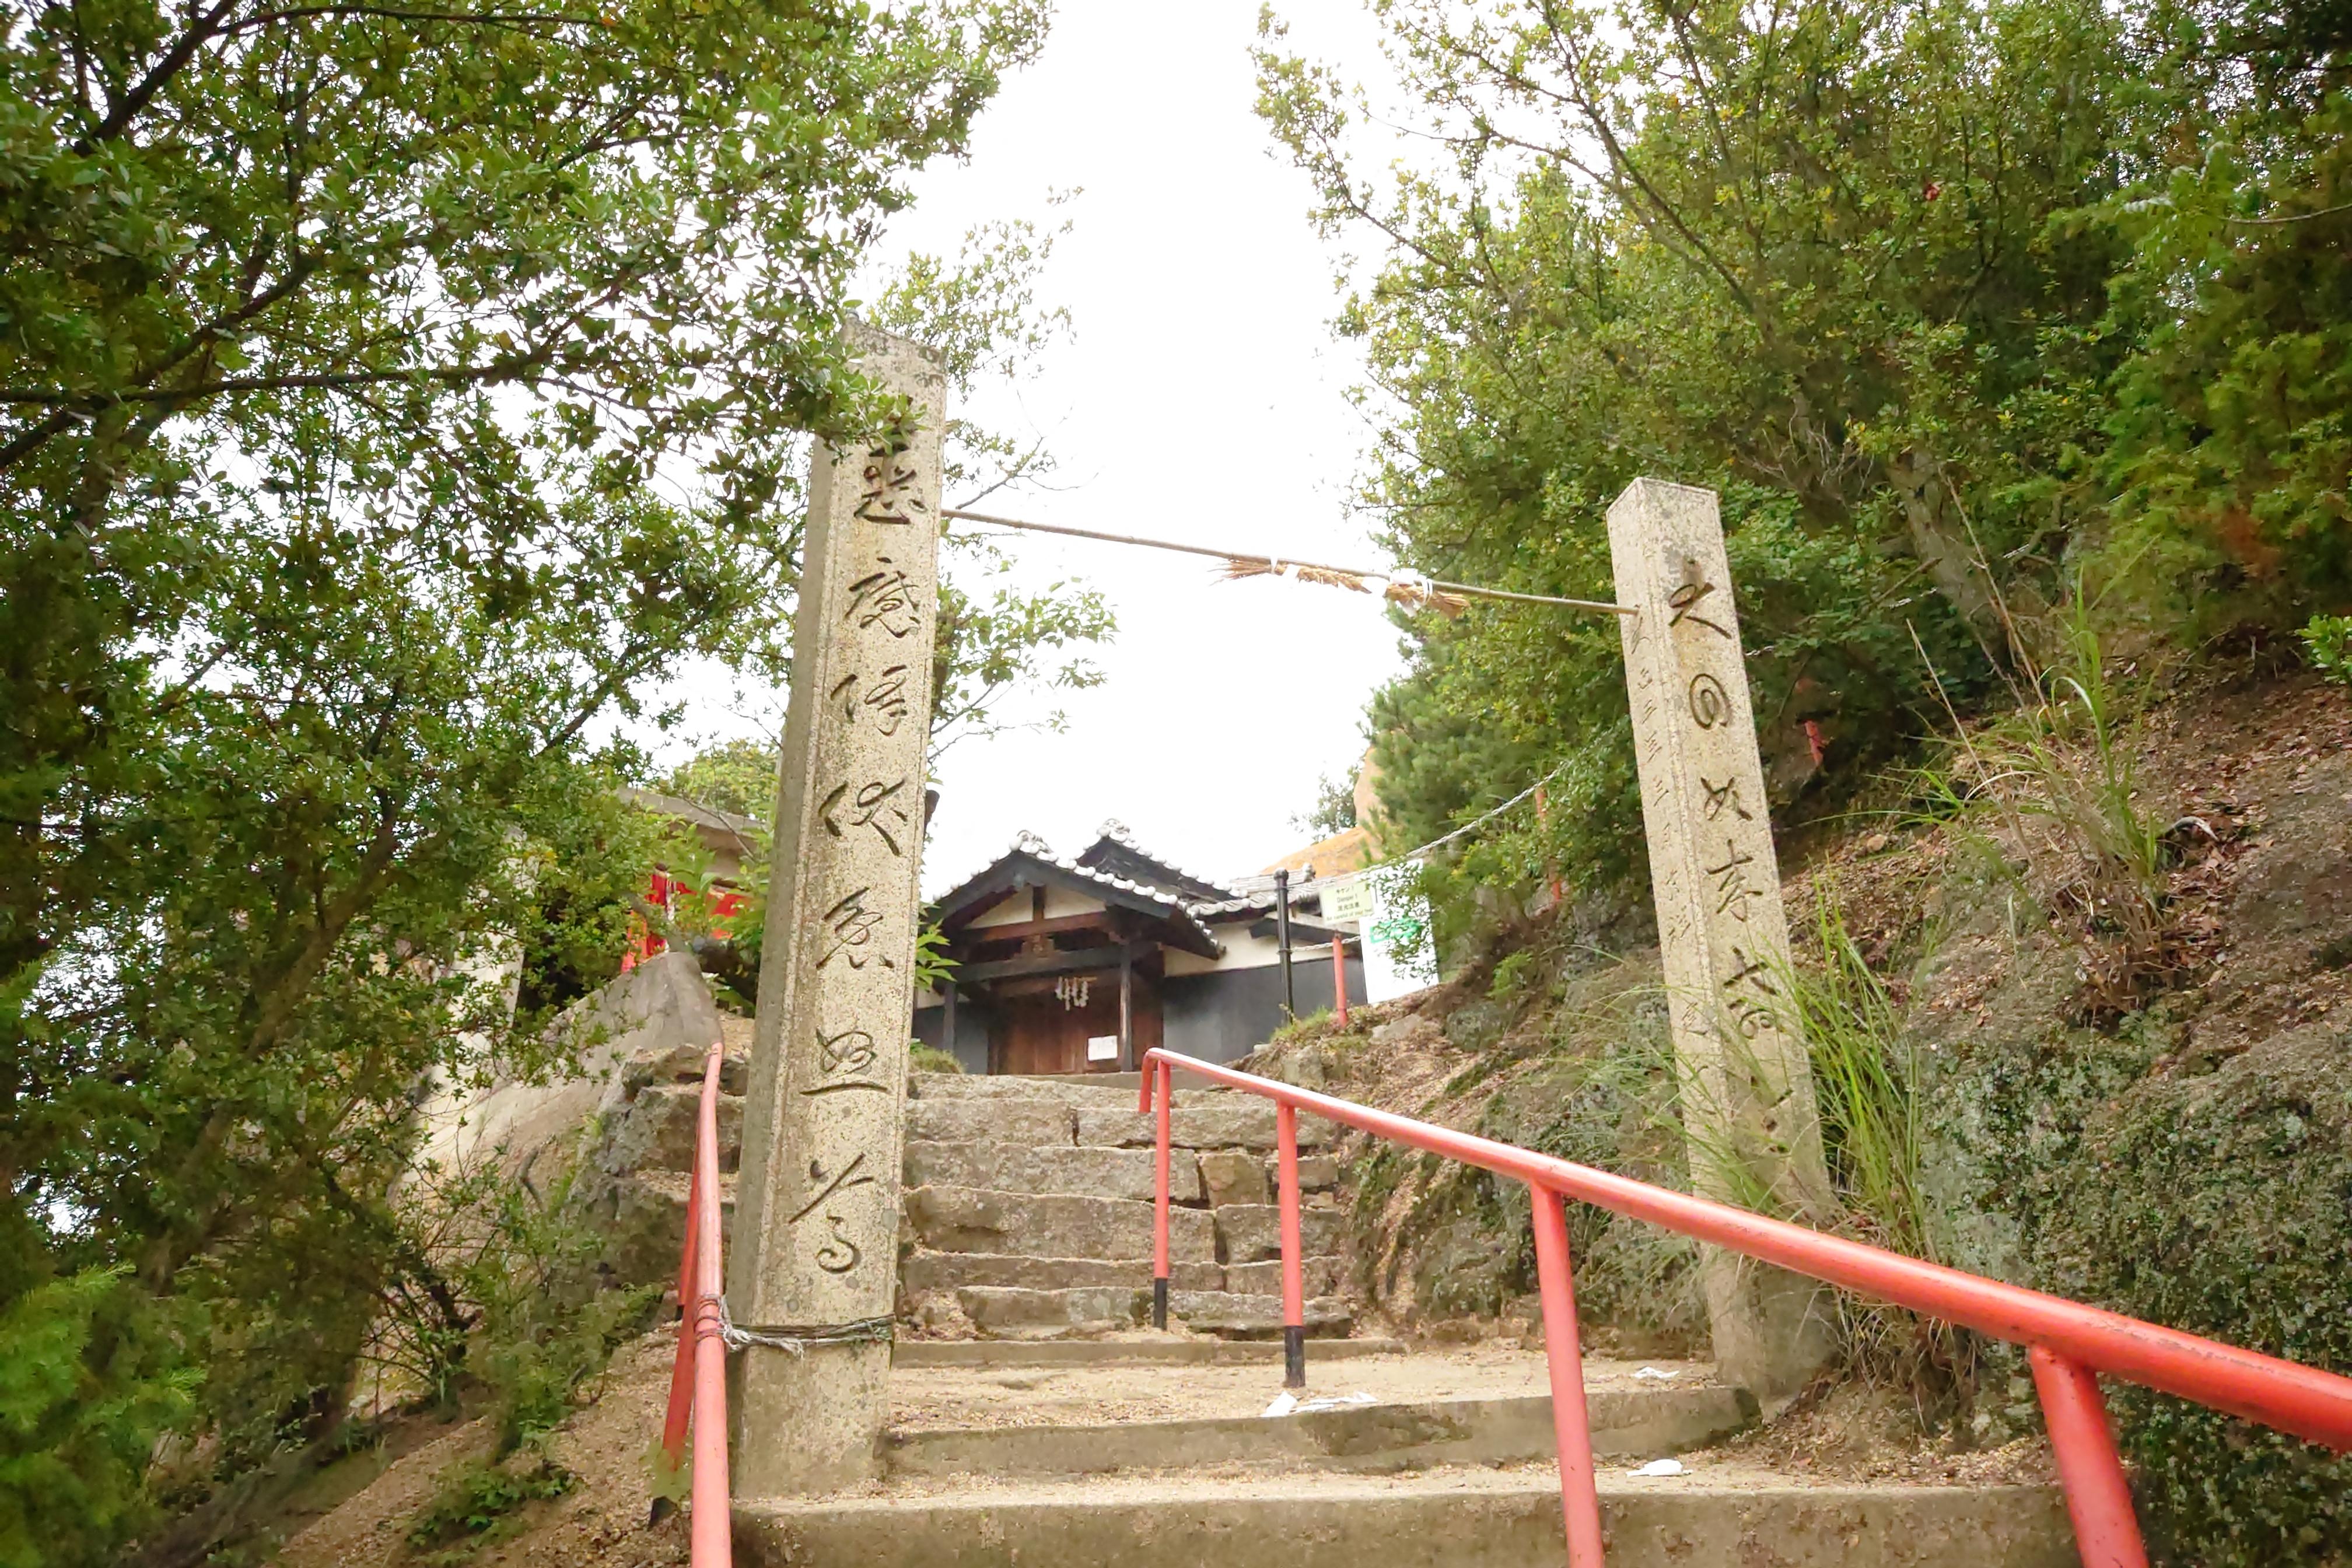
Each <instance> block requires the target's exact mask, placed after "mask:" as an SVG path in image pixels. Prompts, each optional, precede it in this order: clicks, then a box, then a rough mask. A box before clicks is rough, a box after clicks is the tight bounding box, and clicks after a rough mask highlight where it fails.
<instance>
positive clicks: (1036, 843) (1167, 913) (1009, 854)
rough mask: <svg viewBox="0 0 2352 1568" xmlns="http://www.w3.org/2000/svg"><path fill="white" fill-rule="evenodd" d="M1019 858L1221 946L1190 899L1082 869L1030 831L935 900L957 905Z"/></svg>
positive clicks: (1213, 944)
mask: <svg viewBox="0 0 2352 1568" xmlns="http://www.w3.org/2000/svg"><path fill="white" fill-rule="evenodd" d="M1015 855H1019V856H1024V857H1026V858H1029V859H1031V860H1034V861H1037V862H1039V863H1041V864H1043V865H1047V866H1051V867H1053V868H1055V870H1057V871H1060V872H1063V873H1065V874H1066V875H1067V876H1068V877H1069V878H1070V879H1071V880H1073V881H1075V882H1077V883H1080V884H1082V885H1091V886H1094V887H1097V888H1101V889H1105V890H1107V891H1110V892H1117V893H1123V894H1125V895H1127V897H1128V898H1129V899H1131V900H1142V901H1144V902H1147V903H1149V904H1150V905H1151V906H1153V909H1154V911H1155V912H1156V913H1159V914H1160V918H1161V919H1163V920H1167V921H1171V922H1172V923H1174V924H1177V925H1180V926H1183V927H1185V928H1187V929H1189V930H1190V931H1192V934H1193V935H1195V936H1197V937H1199V938H1200V940H1201V941H1202V943H1204V944H1206V945H1207V946H1209V947H1211V948H1214V947H1215V946H1216V945H1217V939H1216V938H1214V937H1213V936H1211V935H1210V934H1209V931H1208V928H1207V927H1206V926H1204V925H1202V923H1201V920H1200V918H1199V917H1198V916H1197V915H1195V914H1194V913H1193V912H1192V905H1191V904H1190V903H1188V902H1187V901H1186V900H1182V899H1180V898H1177V897H1175V896H1173V895H1172V894H1171V893H1170V892H1169V891H1168V890H1167V889H1164V888H1155V887H1152V886H1150V884H1148V883H1143V882H1138V881H1133V880H1130V879H1128V878H1126V877H1119V876H1114V875H1112V874H1111V873H1110V872H1108V871H1101V870H1097V869H1096V868H1094V867H1091V866H1081V865H1079V864H1078V863H1077V862H1076V861H1075V860H1071V859H1067V858H1064V857H1062V856H1060V855H1056V854H1055V853H1054V847H1053V846H1052V845H1050V844H1048V843H1046V842H1045V840H1044V839H1042V838H1040V837H1037V836H1036V835H1035V834H1034V833H1032V832H1030V831H1029V830H1028V829H1026V828H1024V829H1022V830H1021V831H1020V832H1019V833H1016V834H1014V835H1013V843H1012V846H1011V847H1009V848H1008V849H1007V850H1006V851H1005V853H1004V854H1003V855H1000V856H998V857H997V858H995V859H993V860H992V861H990V862H989V863H988V864H987V865H985V866H983V867H982V868H980V869H979V870H977V871H975V872H973V873H972V874H971V876H969V877H966V878H965V879H963V880H962V881H961V882H959V883H957V884H956V885H955V886H954V887H953V888H951V889H949V890H948V891H947V892H945V893H942V894H941V895H940V897H939V898H937V899H935V900H931V901H932V902H933V903H934V904H936V905H940V906H952V905H954V904H956V903H957V902H959V901H960V900H962V899H964V898H965V897H967V896H969V895H970V894H971V893H972V892H975V891H977V890H978V889H981V888H982V887H983V886H985V885H986V883H987V881H988V879H989V876H990V873H992V872H993V871H994V870H995V869H996V868H998V867H1000V866H1002V865H1003V864H1004V862H1005V861H1006V860H1008V859H1010V858H1013V856H1015Z"/></svg>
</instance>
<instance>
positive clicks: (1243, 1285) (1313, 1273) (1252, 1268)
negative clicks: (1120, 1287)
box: [1171, 1256, 1347, 1296]
mask: <svg viewBox="0 0 2352 1568" xmlns="http://www.w3.org/2000/svg"><path fill="white" fill-rule="evenodd" d="M1224 1268H1225V1289H1228V1290H1231V1291H1232V1292H1233V1293H1234V1295H1236V1296H1279V1295H1281V1294H1282V1259H1280V1258H1275V1259H1274V1260H1273V1261H1272V1262H1267V1263H1228V1264H1226V1265H1225V1266H1224ZM1346 1268H1347V1266H1346V1263H1345V1262H1344V1260H1342V1259H1340V1258H1317V1257H1311V1256H1310V1257H1308V1258H1306V1259H1304V1260H1303V1261H1302V1262H1301V1263H1300V1264H1299V1274H1300V1283H1301V1285H1302V1286H1303V1287H1304V1289H1306V1291H1307V1294H1308V1295H1309V1296H1336V1295H1338V1294H1339V1289H1340V1281H1341V1278H1342V1276H1343V1275H1344V1274H1345V1273H1346ZM1171 1288H1172V1286H1171Z"/></svg>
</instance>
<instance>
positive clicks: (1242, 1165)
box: [1200, 1149, 1273, 1208]
mask: <svg viewBox="0 0 2352 1568" xmlns="http://www.w3.org/2000/svg"><path fill="white" fill-rule="evenodd" d="M1200 1162H1201V1184H1202V1186H1203V1187H1204V1188H1205V1189H1207V1192H1208V1194H1209V1202H1210V1204H1211V1205H1212V1206H1213V1207H1216V1208H1223V1207H1224V1206H1226V1205H1228V1204H1263V1203H1266V1202H1269V1201H1271V1199H1272V1195H1273V1193H1272V1188H1271V1187H1269V1186H1268V1184H1267V1183H1266V1179H1265V1157H1264V1156H1263V1155H1258V1154H1252V1153H1249V1152H1246V1151H1244V1150H1241V1149H1220V1150H1216V1151H1214V1152H1211V1153H1207V1154H1202V1155H1201V1156H1200Z"/></svg>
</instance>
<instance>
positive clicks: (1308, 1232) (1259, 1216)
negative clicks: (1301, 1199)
mask: <svg viewBox="0 0 2352 1568" xmlns="http://www.w3.org/2000/svg"><path fill="white" fill-rule="evenodd" d="M1215 1212H1216V1222H1217V1256H1218V1257H1220V1258H1223V1260H1224V1261H1225V1263H1226V1264H1227V1265H1228V1266H1230V1265H1232V1264H1235V1263H1256V1262H1260V1261H1262V1260H1264V1259H1265V1258H1276V1259H1279V1258H1281V1257H1282V1211H1281V1210H1280V1209H1279V1208H1277V1207H1276V1206H1275V1205H1272V1204H1236V1205H1234V1206H1233V1207H1231V1208H1222V1209H1218V1210H1217V1211H1215ZM1298 1239H1299V1245H1300V1246H1301V1247H1302V1248H1303V1249H1304V1251H1305V1254H1306V1256H1307V1257H1308V1258H1319V1257H1328V1256H1331V1255H1333V1254H1336V1253H1337V1252H1339V1248H1340V1246H1341V1240H1342V1226H1341V1225H1340V1223H1339V1210H1338V1209H1301V1210H1299V1211H1298Z"/></svg>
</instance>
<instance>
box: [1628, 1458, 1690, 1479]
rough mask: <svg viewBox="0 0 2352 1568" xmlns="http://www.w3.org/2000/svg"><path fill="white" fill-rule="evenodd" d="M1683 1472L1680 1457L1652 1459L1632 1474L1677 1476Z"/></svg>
mask: <svg viewBox="0 0 2352 1568" xmlns="http://www.w3.org/2000/svg"><path fill="white" fill-rule="evenodd" d="M1682 1473H1683V1462H1682V1461H1681V1460H1680V1459H1652V1460H1651V1461H1650V1462H1649V1463H1648V1464H1646V1465H1643V1467H1642V1468H1640V1469H1638V1470H1635V1471H1634V1472H1633V1474H1635V1475H1637V1476H1679V1475H1681V1474H1682Z"/></svg>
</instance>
